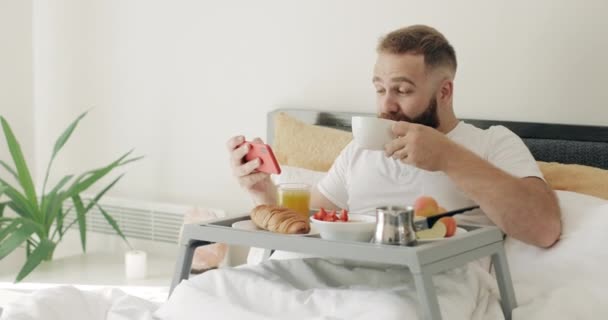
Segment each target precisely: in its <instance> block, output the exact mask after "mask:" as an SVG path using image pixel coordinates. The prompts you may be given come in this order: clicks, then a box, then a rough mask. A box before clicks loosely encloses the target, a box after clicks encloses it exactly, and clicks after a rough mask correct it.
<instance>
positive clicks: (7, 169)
mask: <svg viewBox="0 0 608 320" xmlns="http://www.w3.org/2000/svg"><path fill="white" fill-rule="evenodd" d="M0 165H1V166H3V167H4V169H6V171H8V172H9V173H10V174H12V175H13V177H15V180H19V177H18V176H17V172H15V169H13V168H11V166H9V165H8V163H6V162H4V161H2V160H0Z"/></svg>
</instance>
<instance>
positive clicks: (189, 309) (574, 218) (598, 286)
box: [2, 192, 608, 320]
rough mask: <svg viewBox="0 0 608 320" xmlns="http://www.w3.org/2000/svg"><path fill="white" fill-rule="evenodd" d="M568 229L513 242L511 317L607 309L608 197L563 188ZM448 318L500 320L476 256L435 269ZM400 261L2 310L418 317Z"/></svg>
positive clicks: (231, 277)
mask: <svg viewBox="0 0 608 320" xmlns="http://www.w3.org/2000/svg"><path fill="white" fill-rule="evenodd" d="M558 196H559V199H560V204H561V206H562V210H563V217H564V218H563V219H564V230H563V236H562V239H561V240H560V242H559V243H558V244H557V245H556V246H554V247H553V248H551V249H548V250H543V249H538V248H535V247H531V246H529V245H525V244H523V243H521V242H519V241H516V240H512V239H509V240H508V241H507V244H506V246H507V254H508V258H509V264H510V266H511V273H512V276H513V281H514V286H515V291H516V295H517V299H518V303H519V307H518V308H517V309H515V311H514V313H513V319H522V320H523V319H526V320H528V319H577V320H583V319H606V318H608V296H607V295H606V294H605V293H604V290H605V288H608V276H607V274H608V272H607V270H608V268H607V267H606V264H607V263H608V201H604V200H600V199H597V198H593V197H588V196H583V195H579V194H574V193H569V192H558ZM433 279H434V283H435V286H436V288H437V292H438V295H439V303H440V306H441V311H442V315H443V318H444V319H502V318H503V317H502V313H501V311H500V307H499V303H498V295H497V290H496V284H495V281H494V279H493V278H492V277H491V275H489V274H488V273H487V272H485V271H484V270H483V269H481V268H480V267H479V266H478V265H477V264H470V265H469V266H467V267H463V268H459V269H455V270H452V271H449V272H446V273H443V274H439V275H436V276H435V277H434V278H433ZM417 314H418V306H417V296H416V292H415V289H414V284H413V281H412V279H411V277H410V275H409V273H408V272H407V271H405V270H403V269H397V268H394V269H387V270H381V269H371V268H349V267H346V266H344V265H341V264H335V263H332V262H331V261H328V260H323V259H304V260H284V261H272V260H271V261H268V262H265V263H263V264H261V265H258V266H244V267H240V268H233V269H222V270H216V271H211V272H207V273H205V274H203V275H200V276H197V277H194V278H192V279H191V280H188V281H184V282H182V284H180V285H179V286H178V287H177V288H176V290H175V291H174V293H173V295H172V296H171V298H170V299H169V300H168V301H167V302H165V303H162V304H159V303H152V302H149V301H146V300H143V299H139V298H136V297H133V296H129V295H127V294H125V293H123V292H121V291H119V290H110V289H108V290H105V291H97V292H90V291H81V290H77V289H75V288H72V287H60V288H54V289H47V290H41V291H38V292H36V293H34V294H33V295H32V296H30V297H29V298H27V299H20V300H19V301H17V302H16V303H13V304H11V305H9V307H8V308H6V310H5V311H4V314H3V318H2V319H11V320H25V319H28V320H29V319H47V320H55V319H61V320H72V319H87V320H96V319H100V320H101V319H104V320H123V319H135V320H148V319H180V320H188V319H232V318H239V319H268V318H277V319H283V318H290V319H292V318H300V319H416V318H417Z"/></svg>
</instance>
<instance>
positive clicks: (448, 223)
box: [435, 217, 456, 238]
mask: <svg viewBox="0 0 608 320" xmlns="http://www.w3.org/2000/svg"><path fill="white" fill-rule="evenodd" d="M437 223H443V224H444V225H445V229H446V232H445V237H446V238H449V237H451V236H453V235H454V234H455V233H456V219H454V217H443V218H441V219H439V221H437V222H436V223H435V224H437Z"/></svg>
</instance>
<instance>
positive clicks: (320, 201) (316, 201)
mask: <svg viewBox="0 0 608 320" xmlns="http://www.w3.org/2000/svg"><path fill="white" fill-rule="evenodd" d="M310 208H315V209H316V208H324V209H330V210H340V209H341V208H339V207H338V206H337V205H335V204H334V203H333V202H331V200H329V199H327V198H326V197H325V196H324V195H323V194H322V193H321V192H320V191H319V189H318V188H317V186H313V187H312V189H311V191H310Z"/></svg>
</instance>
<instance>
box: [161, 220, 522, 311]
mask: <svg viewBox="0 0 608 320" xmlns="http://www.w3.org/2000/svg"><path fill="white" fill-rule="evenodd" d="M248 219H249V215H243V216H238V217H233V218H223V219H217V220H212V221H209V222H207V223H205V224H187V225H184V228H183V230H182V235H181V239H180V244H179V254H178V258H177V263H176V266H175V274H174V276H173V282H172V284H171V292H173V289H174V288H175V287H176V286H177V285H178V284H179V283H180V282H181V281H182V280H184V279H188V276H189V275H190V267H191V265H192V256H193V254H194V250H195V249H196V248H197V247H199V246H204V245H208V244H213V243H227V244H232V245H241V246H249V247H258V248H266V249H274V250H285V251H292V252H300V253H307V254H313V255H319V256H326V257H333V258H342V259H350V260H360V261H367V262H375V263H387V264H395V265H403V266H407V267H408V268H409V270H410V271H411V273H412V275H413V278H414V280H415V284H416V290H417V293H418V298H419V300H420V304H421V307H422V308H421V312H422V315H423V318H424V319H428V320H437V319H441V313H440V310H439V304H438V301H437V295H436V293H435V287H434V286H433V281H432V276H433V275H434V274H436V273H439V272H442V271H445V270H448V269H452V268H456V267H460V266H463V265H465V264H466V263H468V262H470V261H474V260H477V259H479V258H482V257H485V256H491V259H492V265H493V266H494V269H495V272H496V280H497V282H498V287H499V290H500V295H501V306H502V311H503V313H504V315H505V319H507V320H509V319H511V312H512V310H513V309H514V308H515V307H516V306H517V304H516V301H515V293H514V291H513V283H512V282H511V274H510V272H509V267H508V264H507V257H506V255H505V249H504V245H503V233H502V231H500V229H498V228H497V227H494V226H472V225H459V227H461V228H464V229H466V230H467V231H468V232H466V233H463V234H461V235H458V236H457V237H454V238H450V239H445V240H441V241H435V242H421V243H419V244H418V245H416V246H413V247H404V246H392V245H380V244H374V243H366V242H352V241H334V240H324V239H321V238H319V236H318V235H316V236H313V235H311V236H301V237H294V236H286V235H282V234H278V233H271V232H265V231H252V230H242V229H236V228H232V224H233V223H235V222H239V221H243V220H248Z"/></svg>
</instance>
